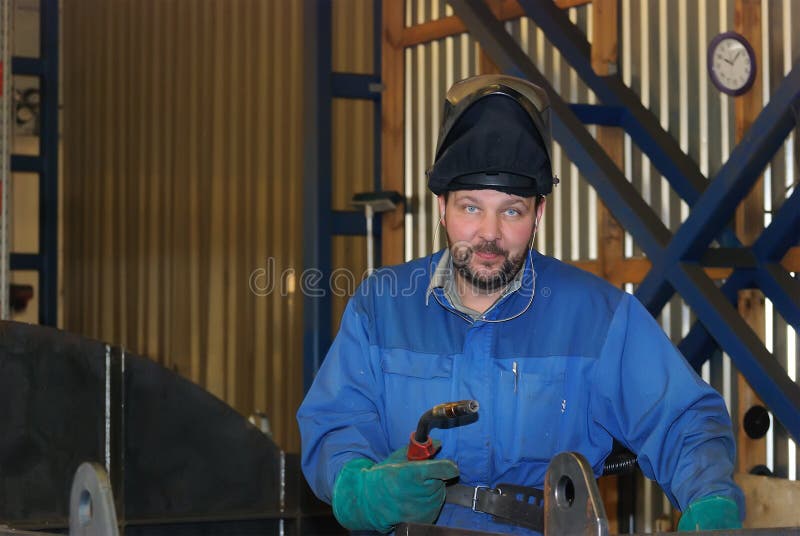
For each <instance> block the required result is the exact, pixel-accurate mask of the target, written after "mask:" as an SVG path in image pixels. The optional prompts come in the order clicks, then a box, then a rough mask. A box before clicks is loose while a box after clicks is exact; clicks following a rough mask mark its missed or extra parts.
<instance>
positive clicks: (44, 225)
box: [39, 0, 58, 326]
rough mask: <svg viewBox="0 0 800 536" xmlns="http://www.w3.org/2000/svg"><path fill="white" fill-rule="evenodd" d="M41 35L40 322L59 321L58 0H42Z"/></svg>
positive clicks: (40, 14)
mask: <svg viewBox="0 0 800 536" xmlns="http://www.w3.org/2000/svg"><path fill="white" fill-rule="evenodd" d="M39 17H40V18H39V28H40V30H39V38H40V41H41V44H40V47H41V54H42V64H43V65H42V71H43V72H42V77H41V80H40V83H39V88H40V92H41V102H42V104H41V115H40V124H41V127H40V138H39V143H40V146H39V154H40V157H41V159H42V173H41V175H39V220H40V222H39V249H40V254H41V255H42V265H41V266H42V270H41V272H40V274H39V303H40V306H39V323H40V324H43V325H48V326H55V325H56V323H57V321H58V0H41V4H40V13H39Z"/></svg>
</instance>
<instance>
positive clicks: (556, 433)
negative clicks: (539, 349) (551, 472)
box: [496, 358, 568, 465]
mask: <svg viewBox="0 0 800 536" xmlns="http://www.w3.org/2000/svg"><path fill="white" fill-rule="evenodd" d="M515 363H516V373H515V365H514V364H515ZM496 365H497V369H498V370H497V378H498V389H497V393H498V400H497V403H498V409H499V410H500V411H501V412H503V413H506V415H507V418H505V419H499V420H498V422H497V426H498V429H497V430H496V436H497V441H498V443H499V448H500V456H501V457H502V458H503V460H504V461H506V462H508V463H517V462H541V463H544V464H545V465H546V464H549V463H550V459H551V458H552V457H553V456H555V455H556V454H558V452H559V448H560V445H559V442H560V437H561V426H562V422H563V421H564V416H565V413H566V411H567V409H568V408H567V400H566V389H565V384H564V362H563V360H561V359H558V358H528V359H518V360H512V359H502V360H497V362H496Z"/></svg>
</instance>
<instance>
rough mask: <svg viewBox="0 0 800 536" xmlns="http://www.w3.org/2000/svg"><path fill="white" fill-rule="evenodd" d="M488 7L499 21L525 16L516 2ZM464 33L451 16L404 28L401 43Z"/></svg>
mask: <svg viewBox="0 0 800 536" xmlns="http://www.w3.org/2000/svg"><path fill="white" fill-rule="evenodd" d="M590 2H591V0H557V1H556V5H557V6H558V7H560V8H562V9H567V8H570V7H577V6H582V5H584V4H588V3H590ZM489 7H490V9H491V10H492V12H493V13H494V15H495V17H497V18H498V20H501V21H507V20H513V19H518V18H520V17H522V16H524V15H525V12H524V11H523V9H522V7H521V6H520V5H519V3H518V2H517V0H500V2H498V3H497V5H490V6H489ZM466 31H467V27H466V26H464V23H463V22H461V19H459V18H458V17H456V16H455V15H453V16H450V17H442V18H440V19H436V20H432V21H430V22H424V23H422V24H415V25H414V26H409V27H408V28H404V29H403V37H402V40H401V42H402V45H403V46H404V47H411V46H414V45H420V44H422V43H429V42H431V41H435V40H437V39H444V38H445V37H450V36H453V35H458V34H462V33H464V32H466Z"/></svg>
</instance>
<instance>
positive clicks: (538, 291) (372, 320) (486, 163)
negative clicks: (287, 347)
mask: <svg viewBox="0 0 800 536" xmlns="http://www.w3.org/2000/svg"><path fill="white" fill-rule="evenodd" d="M549 113H550V110H549V104H548V99H547V95H546V93H545V92H544V91H543V90H542V89H541V88H539V87H537V86H535V85H533V84H531V83H529V82H527V81H524V80H521V79H518V78H514V77H510V76H503V75H485V76H479V77H475V78H470V79H467V80H464V81H461V82H458V83H456V84H455V85H454V86H453V87H452V88H451V89H450V90H449V91H448V93H447V98H446V101H445V107H444V113H443V122H442V127H441V130H440V133H439V139H438V144H437V149H436V153H435V160H434V162H433V165H432V166H431V168H430V169H429V171H428V186H429V188H430V190H431V191H432V192H433V194H435V195H436V196H437V199H438V207H439V214H440V216H441V220H440V224H441V226H442V227H443V228H444V230H445V233H446V235H447V239H448V247H447V248H445V249H444V250H442V251H439V252H436V253H434V254H433V255H430V256H428V257H425V258H421V259H417V260H413V261H411V262H408V263H405V264H402V265H399V266H393V267H387V268H383V269H380V270H378V271H377V272H375V273H373V274H372V275H371V276H370V277H368V278H367V279H366V280H365V281H364V282H363V283H362V285H361V286H360V287H359V289H358V291H357V292H356V294H355V295H354V296H353V297H352V298H351V299H350V301H349V303H348V305H347V307H346V310H345V312H344V315H343V318H342V321H341V325H340V328H339V332H338V335H337V336H336V338H335V340H334V342H333V344H332V346H331V348H330V351H329V352H328V354H327V356H326V358H325V360H324V362H323V364H322V366H321V368H320V370H319V373H318V374H317V377H316V379H315V380H314V383H313V385H312V387H311V389H310V390H309V392H308V394H307V396H306V398H305V400H304V401H303V403H302V405H301V407H300V409H299V411H298V422H299V425H300V431H301V436H302V466H303V471H304V473H305V475H306V478H307V479H308V481H309V483H310V485H311V487H312V488H313V489H314V491H315V492H316V494H317V495H318V496H319V497H320V498H322V499H323V500H326V501H328V502H331V503H332V506H333V510H334V513H335V515H336V517H337V519H338V520H339V521H340V523H341V524H342V525H344V526H345V527H347V528H350V529H353V530H377V531H380V532H388V531H391V530H392V528H393V527H394V526H395V525H396V524H397V523H399V522H403V521H409V522H422V523H437V524H440V525H446V526H452V527H462V528H469V529H474V530H485V531H491V532H501V533H517V534H519V533H528V532H527V531H526V530H525V529H521V528H520V527H519V526H514V525H513V524H508V523H504V522H499V521H496V520H495V518H494V517H493V515H492V514H493V512H485V511H478V509H476V508H473V507H470V505H469V504H466V503H465V501H464V500H461V499H463V497H461V499H459V497H456V496H455V494H451V493H449V492H448V489H453V487H452V486H451V487H448V484H450V483H452V482H453V481H458V483H459V484H460V486H459V487H460V489H462V490H463V489H464V486H465V485H466V486H470V487H472V488H473V489H474V494H475V495H474V496H475V497H478V496H480V494H482V493H487V492H490V491H491V489H492V488H493V487H495V486H497V485H498V483H501V482H506V483H514V484H519V485H524V486H532V487H539V488H541V487H542V485H543V482H544V476H545V472H546V470H547V466H548V463H549V461H550V459H551V458H552V457H553V456H555V455H556V454H558V453H559V452H562V451H577V452H580V453H581V454H583V456H585V457H586V458H587V459H588V461H589V463H590V464H591V465H592V467H593V469H594V471H595V474H596V475H597V476H599V475H600V473H601V472H602V469H603V463H604V460H605V458H606V457H607V456H608V454H609V453H610V451H611V449H612V444H613V442H614V440H615V439H616V440H617V441H618V442H620V443H621V444H623V445H624V446H625V447H627V448H628V449H630V450H631V451H633V452H634V453H636V454H637V456H638V461H639V466H640V467H641V470H642V471H643V473H644V474H645V475H646V476H647V477H648V478H650V479H653V480H655V481H657V482H658V484H659V485H660V486H661V488H662V489H663V490H664V492H665V493H666V495H667V497H668V498H669V500H670V501H671V502H672V504H673V505H675V506H676V507H677V508H679V509H680V510H681V511H683V516H682V518H681V522H680V525H679V529H691V530H696V529H715V528H735V527H738V526H740V519H741V517H742V516H743V515H744V499H743V496H742V493H741V491H740V490H739V488H738V487H737V486H736V484H735V483H734V482H733V479H732V474H733V468H734V456H735V453H734V451H735V443H734V440H733V437H732V431H731V421H730V417H729V415H728V413H727V410H726V407H725V404H724V402H723V400H722V398H721V397H720V396H719V394H718V393H717V392H716V391H715V390H714V389H712V388H711V387H710V386H709V385H708V384H706V383H705V382H703V381H702V380H701V379H700V378H699V377H698V376H697V375H696V374H695V372H694V371H693V370H692V368H691V367H690V366H689V365H688V363H687V362H686V361H685V359H684V358H683V357H682V356H681V355H680V353H679V352H678V351H677V349H676V348H675V347H674V346H673V345H672V343H671V342H670V341H669V339H668V338H667V336H666V335H665V333H664V332H663V331H662V330H661V328H660V327H659V325H658V324H657V323H656V321H655V320H654V319H653V317H652V316H651V315H650V314H649V313H648V312H647V310H646V309H645V308H644V307H643V306H642V305H641V304H640V303H639V302H638V301H637V300H636V299H635V298H634V297H633V296H631V295H629V294H627V293H624V292H622V291H620V290H619V289H617V288H615V287H613V286H611V285H609V284H608V283H606V282H604V281H603V280H601V279H599V278H597V277H595V276H593V275H591V274H589V273H586V272H584V271H581V270H579V269H577V268H575V267H572V266H569V265H567V264H564V263H562V262H560V261H558V260H556V259H553V258H551V257H548V256H545V255H543V254H541V253H539V252H537V251H536V250H535V249H534V247H533V245H534V239H535V234H536V230H537V228H538V226H539V223H540V221H541V218H542V215H543V213H544V209H545V205H546V196H547V195H548V194H550V193H551V191H552V189H553V185H554V183H556V182H557V179H556V178H555V177H554V175H553V171H552V156H551V133H550V117H549ZM463 399H474V400H479V401H480V411H479V413H478V414H477V419H472V421H471V422H465V423H462V425H461V426H453V427H449V428H444V429H434V430H431V436H432V437H433V438H434V439H435V440H438V441H440V442H441V450H440V452H439V453H438V454H437V455H436V456H434V457H433V458H431V459H428V460H423V461H409V460H407V456H406V450H405V445H406V444H407V443H408V441H409V432H410V431H412V430H414V427H415V424H416V419H417V418H418V417H419V415H421V414H422V413H423V412H424V411H426V410H427V409H428V408H431V407H433V406H435V405H436V404H438V403H440V402H443V401H447V400H463ZM437 446H438V444H437ZM451 495H452V496H451ZM462 495H463V494H462ZM474 504H475V503H474V502H473V506H474Z"/></svg>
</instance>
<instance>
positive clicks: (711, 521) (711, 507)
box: [678, 495, 742, 532]
mask: <svg viewBox="0 0 800 536" xmlns="http://www.w3.org/2000/svg"><path fill="white" fill-rule="evenodd" d="M740 528H742V522H741V520H740V519H739V507H738V506H737V505H736V503H735V502H733V501H732V500H731V499H728V498H727V497H720V496H716V495H715V496H712V497H704V498H702V499H697V500H696V501H694V502H693V503H692V504H690V505H689V508H687V509H686V511H684V512H683V515H681V520H680V521H679V522H678V532H686V531H694V530H719V529H740Z"/></svg>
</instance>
